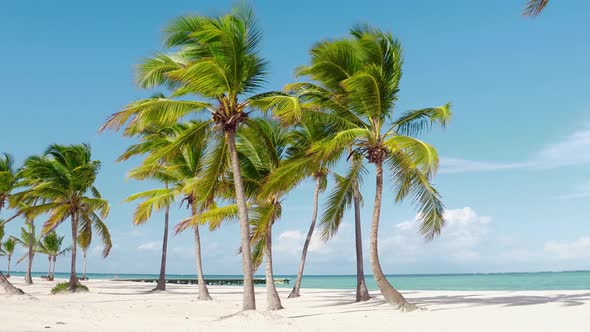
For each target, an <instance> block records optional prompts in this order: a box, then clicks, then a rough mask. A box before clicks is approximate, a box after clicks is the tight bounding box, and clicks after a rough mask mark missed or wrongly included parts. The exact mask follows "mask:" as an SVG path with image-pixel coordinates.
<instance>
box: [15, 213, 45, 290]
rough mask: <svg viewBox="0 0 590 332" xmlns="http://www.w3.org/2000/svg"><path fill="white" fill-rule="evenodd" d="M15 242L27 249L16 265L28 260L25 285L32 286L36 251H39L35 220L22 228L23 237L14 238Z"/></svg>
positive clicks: (27, 222)
mask: <svg viewBox="0 0 590 332" xmlns="http://www.w3.org/2000/svg"><path fill="white" fill-rule="evenodd" d="M14 240H15V241H16V242H17V243H18V244H20V245H22V246H23V247H25V248H26V249H27V252H26V253H25V254H24V255H23V256H22V257H21V258H20V259H19V260H18V261H17V262H16V264H17V265H18V264H20V262H22V261H23V260H25V258H28V264H27V273H26V274H25V283H26V284H29V285H30V284H32V283H33V276H32V274H31V273H32V268H33V258H34V257H35V251H36V249H37V246H38V243H39V239H37V236H36V235H35V224H34V223H33V220H30V219H29V220H27V221H26V224H25V227H21V236H20V238H16V237H15V238H14Z"/></svg>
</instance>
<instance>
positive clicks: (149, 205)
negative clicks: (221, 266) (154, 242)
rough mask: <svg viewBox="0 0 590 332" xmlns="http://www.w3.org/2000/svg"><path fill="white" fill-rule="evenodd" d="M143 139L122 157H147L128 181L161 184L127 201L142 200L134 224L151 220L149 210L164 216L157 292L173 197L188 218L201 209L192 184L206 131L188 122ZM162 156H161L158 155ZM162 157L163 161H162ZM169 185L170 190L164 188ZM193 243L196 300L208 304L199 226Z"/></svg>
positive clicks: (202, 161)
mask: <svg viewBox="0 0 590 332" xmlns="http://www.w3.org/2000/svg"><path fill="white" fill-rule="evenodd" d="M144 135H146V137H145V138H144V141H143V142H142V143H140V144H144V147H143V148H140V147H138V146H136V147H131V148H130V149H128V152H127V153H126V154H125V155H124V156H122V157H124V158H125V157H128V156H130V155H132V154H138V153H140V151H141V153H151V154H150V155H148V157H146V159H145V160H144V162H143V164H142V165H141V166H139V167H138V168H136V169H134V170H132V171H131V172H130V174H129V176H130V177H132V178H136V179H139V180H141V179H145V178H146V177H147V178H157V179H158V180H160V181H162V182H164V183H165V185H166V186H165V188H164V189H156V190H150V191H145V192H142V193H138V194H135V195H132V196H131V197H129V198H128V199H127V201H133V200H137V199H144V201H143V202H142V203H140V204H139V205H138V207H137V209H136V212H135V216H134V222H135V223H136V224H139V223H144V222H145V221H147V219H148V218H149V216H151V213H152V210H156V211H157V210H159V209H161V208H162V207H164V208H165V209H166V212H165V227H164V240H163V254H162V265H161V266H162V268H161V270H160V279H159V285H161V286H160V287H159V288H158V287H156V289H160V290H163V289H165V275H164V274H165V272H164V270H163V269H165V259H166V256H165V255H166V254H165V249H166V244H167V238H168V211H169V206H170V204H171V203H172V202H173V201H174V199H175V198H176V197H177V196H182V202H183V203H186V204H187V207H188V208H189V209H190V210H191V215H195V214H197V210H199V209H202V207H201V206H199V205H198V202H199V200H198V199H197V195H198V190H199V185H197V184H196V183H195V180H196V179H198V178H199V177H200V176H201V175H202V174H201V173H203V168H204V166H205V162H206V159H205V154H206V149H207V143H208V141H209V139H208V136H209V134H208V130H207V127H206V126H203V125H202V123H201V122H195V121H193V122H189V123H187V124H183V125H180V124H179V125H175V126H172V127H164V128H160V129H159V130H151V131H150V134H147V133H144ZM162 152H163V153H162ZM163 156H165V158H164V157H163ZM169 184H171V185H172V188H168V185H169ZM193 231H194V239H195V259H196V268H197V279H198V285H199V300H211V296H210V295H209V290H208V289H207V285H206V283H205V278H204V274H203V266H202V255H201V238H200V233H199V225H198V224H195V225H193Z"/></svg>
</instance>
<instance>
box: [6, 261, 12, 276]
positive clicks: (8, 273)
mask: <svg viewBox="0 0 590 332" xmlns="http://www.w3.org/2000/svg"><path fill="white" fill-rule="evenodd" d="M11 256H12V255H8V269H7V270H6V278H10V259H11V258H12V257H11Z"/></svg>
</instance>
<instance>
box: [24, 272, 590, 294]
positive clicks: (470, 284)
mask: <svg viewBox="0 0 590 332" xmlns="http://www.w3.org/2000/svg"><path fill="white" fill-rule="evenodd" d="M43 274H44V273H33V275H34V276H37V277H38V276H40V275H43ZM22 276H24V274H23V273H22V272H14V273H12V277H13V278H18V277H22ZM56 277H58V278H68V277H69V274H68V273H56ZM88 277H89V278H90V279H114V278H115V277H116V278H118V279H133V278H157V277H158V275H156V274H124V273H120V274H113V273H89V274H88ZM168 277H169V278H196V276H195V275H181V274H170V275H168ZM257 277H260V278H262V277H263V276H257ZM275 277H276V278H290V279H291V283H290V285H277V287H282V288H285V287H286V288H288V287H292V285H293V283H294V282H295V276H293V275H277V276H275ZM206 278H241V276H239V275H207V276H206ZM388 279H389V280H390V281H391V282H392V283H393V285H395V286H396V287H397V288H399V289H401V290H568V289H573V290H582V289H584V290H585V289H590V271H568V272H534V273H486V274H484V273H476V274H415V275H392V276H388ZM366 281H367V286H368V287H369V289H371V290H376V289H377V285H376V284H375V281H374V280H373V277H372V276H370V275H368V276H366ZM355 286H356V276H352V275H308V276H304V277H303V281H302V287H303V288H328V289H354V288H355ZM262 287H263V286H262Z"/></svg>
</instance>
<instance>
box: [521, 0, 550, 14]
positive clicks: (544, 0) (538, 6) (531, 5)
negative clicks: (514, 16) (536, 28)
mask: <svg viewBox="0 0 590 332" xmlns="http://www.w3.org/2000/svg"><path fill="white" fill-rule="evenodd" d="M548 4H549V0H527V3H526V7H525V9H524V11H523V13H522V14H523V15H524V16H539V15H540V14H541V13H542V12H543V9H545V7H546V6H547V5H548Z"/></svg>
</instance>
